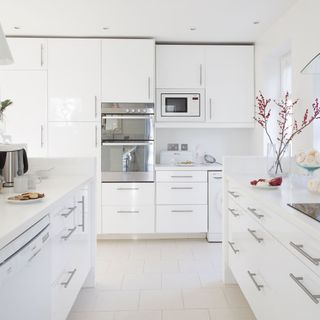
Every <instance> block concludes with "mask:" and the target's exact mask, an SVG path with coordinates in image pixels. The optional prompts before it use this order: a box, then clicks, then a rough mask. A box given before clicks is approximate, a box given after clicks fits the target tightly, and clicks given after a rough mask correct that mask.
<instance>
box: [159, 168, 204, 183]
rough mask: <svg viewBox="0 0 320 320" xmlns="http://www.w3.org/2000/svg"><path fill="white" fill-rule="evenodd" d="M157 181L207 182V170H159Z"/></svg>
mask: <svg viewBox="0 0 320 320" xmlns="http://www.w3.org/2000/svg"><path fill="white" fill-rule="evenodd" d="M156 181H157V182H207V171H178V170H177V171H157V173H156Z"/></svg>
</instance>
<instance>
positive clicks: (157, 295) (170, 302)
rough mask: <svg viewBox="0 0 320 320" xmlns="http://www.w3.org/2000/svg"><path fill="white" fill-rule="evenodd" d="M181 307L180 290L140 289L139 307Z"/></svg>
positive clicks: (151, 308) (143, 308)
mask: <svg viewBox="0 0 320 320" xmlns="http://www.w3.org/2000/svg"><path fill="white" fill-rule="evenodd" d="M181 308H183V302H182V296H181V291H180V290H152V291H151V290H149V291H141V295H140V309H141V310H159V309H181Z"/></svg>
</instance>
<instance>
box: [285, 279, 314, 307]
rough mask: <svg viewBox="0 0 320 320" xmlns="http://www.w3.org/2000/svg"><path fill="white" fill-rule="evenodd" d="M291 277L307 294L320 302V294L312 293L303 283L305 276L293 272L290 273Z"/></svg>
mask: <svg viewBox="0 0 320 320" xmlns="http://www.w3.org/2000/svg"><path fill="white" fill-rule="evenodd" d="M289 276H290V278H291V279H292V280H293V281H294V282H295V283H296V284H297V285H298V286H299V287H300V288H301V289H302V290H303V291H304V292H305V293H306V294H307V296H308V297H309V298H310V299H311V300H312V301H313V302H314V303H316V304H318V303H319V301H318V300H319V299H320V295H319V294H312V293H311V292H310V291H309V290H308V289H307V288H306V287H305V286H304V285H303V284H302V283H301V281H303V277H295V276H294V275H293V274H292V273H290V274H289Z"/></svg>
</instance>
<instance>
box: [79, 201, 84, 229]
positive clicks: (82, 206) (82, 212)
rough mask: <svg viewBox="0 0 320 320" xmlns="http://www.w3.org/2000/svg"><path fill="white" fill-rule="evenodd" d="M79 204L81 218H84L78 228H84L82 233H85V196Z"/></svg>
mask: <svg viewBox="0 0 320 320" xmlns="http://www.w3.org/2000/svg"><path fill="white" fill-rule="evenodd" d="M78 203H80V204H81V217H82V223H81V224H78V227H81V228H82V232H84V231H85V230H84V213H85V209H84V196H82V197H81V200H80V201H78Z"/></svg>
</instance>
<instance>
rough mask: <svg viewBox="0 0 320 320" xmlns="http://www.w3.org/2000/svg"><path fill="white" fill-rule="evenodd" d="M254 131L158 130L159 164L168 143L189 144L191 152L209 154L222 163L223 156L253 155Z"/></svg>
mask: <svg viewBox="0 0 320 320" xmlns="http://www.w3.org/2000/svg"><path fill="white" fill-rule="evenodd" d="M252 133H253V129H159V128H158V129H157V145H156V147H157V162H158V161H159V152H160V150H166V149H167V144H168V143H179V144H181V143H188V145H189V151H197V152H199V154H204V153H208V154H211V155H213V156H214V157H216V159H217V161H219V162H221V161H222V157H223V156H241V155H250V154H251V145H250V142H251V139H250V138H251V135H252Z"/></svg>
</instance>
